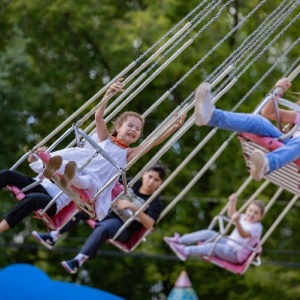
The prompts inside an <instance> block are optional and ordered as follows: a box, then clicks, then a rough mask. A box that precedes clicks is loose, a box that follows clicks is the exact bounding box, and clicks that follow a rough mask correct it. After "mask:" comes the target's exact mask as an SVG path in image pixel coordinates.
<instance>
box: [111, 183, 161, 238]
mask: <svg viewBox="0 0 300 300" xmlns="http://www.w3.org/2000/svg"><path fill="white" fill-rule="evenodd" d="M141 186H142V181H141V180H139V181H137V182H136V183H135V184H134V185H133V187H132V190H133V191H134V193H135V194H136V195H137V196H139V197H140V198H142V199H143V200H145V202H146V201H147V200H148V199H149V198H150V196H151V195H144V194H141V193H140V192H139V189H140V187H141ZM162 210H163V204H162V201H161V198H160V196H157V197H156V198H155V199H153V200H152V201H151V203H150V204H149V206H148V207H147V208H146V209H145V210H144V213H145V214H147V215H148V216H149V217H151V218H152V219H153V220H154V221H155V222H156V221H157V219H158V217H159V215H160V213H161V212H162ZM107 218H119V217H118V216H117V215H116V214H115V213H114V212H113V211H110V212H109V214H108V215H107ZM142 227H143V225H142V224H141V223H140V222H138V221H133V222H132V223H131V224H130V225H129V226H128V228H127V230H128V231H129V232H130V233H133V232H135V231H137V230H140V229H141V228H142Z"/></svg>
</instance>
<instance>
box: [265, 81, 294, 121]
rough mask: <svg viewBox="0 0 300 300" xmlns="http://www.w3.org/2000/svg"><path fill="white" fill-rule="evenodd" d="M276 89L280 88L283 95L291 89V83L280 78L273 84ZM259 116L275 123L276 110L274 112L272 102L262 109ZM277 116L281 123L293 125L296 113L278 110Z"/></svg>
mask: <svg viewBox="0 0 300 300" xmlns="http://www.w3.org/2000/svg"><path fill="white" fill-rule="evenodd" d="M275 87H276V88H281V89H282V92H283V93H284V92H285V91H287V90H288V89H289V88H290V87H291V82H290V81H289V79H288V78H287V77H284V78H281V79H279V80H278V81H277V82H276V84H275ZM261 114H262V115H263V116H264V117H266V118H268V119H270V120H274V121H277V114H276V110H275V106H274V102H273V101H269V102H268V103H267V104H266V105H265V107H264V108H263V109H262V111H261ZM279 115H280V119H281V122H283V123H294V121H295V119H296V115H297V112H296V111H294V110H287V109H281V108H280V109H279Z"/></svg>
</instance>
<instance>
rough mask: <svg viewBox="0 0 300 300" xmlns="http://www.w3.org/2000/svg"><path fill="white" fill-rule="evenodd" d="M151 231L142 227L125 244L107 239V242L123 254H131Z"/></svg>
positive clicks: (151, 229)
mask: <svg viewBox="0 0 300 300" xmlns="http://www.w3.org/2000/svg"><path fill="white" fill-rule="evenodd" d="M152 231H153V228H150V229H147V228H145V227H142V228H141V229H140V230H138V231H136V232H135V233H134V234H133V235H132V236H131V237H130V239H128V240H127V241H126V242H120V241H117V240H113V239H109V240H108V242H109V243H111V244H112V245H114V246H116V247H117V248H119V249H120V250H122V251H123V252H126V253H129V252H132V251H133V250H134V249H135V248H136V247H137V246H138V245H139V244H140V243H141V242H142V241H145V240H146V237H147V236H148V235H149V234H150V233H151V232H152Z"/></svg>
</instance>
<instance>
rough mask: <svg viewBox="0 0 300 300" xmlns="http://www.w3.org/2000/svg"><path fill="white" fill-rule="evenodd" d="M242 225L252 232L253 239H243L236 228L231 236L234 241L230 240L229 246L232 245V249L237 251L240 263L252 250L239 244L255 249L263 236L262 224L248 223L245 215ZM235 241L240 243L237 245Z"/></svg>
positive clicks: (242, 217)
mask: <svg viewBox="0 0 300 300" xmlns="http://www.w3.org/2000/svg"><path fill="white" fill-rule="evenodd" d="M240 224H241V226H242V227H243V229H244V230H245V231H248V232H250V234H251V237H248V238H243V237H241V236H240V234H239V232H238V230H237V229H236V228H234V230H233V231H232V233H231V234H230V235H229V237H230V239H232V240H228V242H227V245H230V246H231V247H234V248H235V249H236V251H237V259H238V260H239V262H243V261H245V259H247V257H248V256H249V255H250V253H251V250H249V249H247V248H245V247H244V246H243V245H241V244H239V243H243V244H244V245H248V246H250V247H254V246H255V245H256V244H257V243H258V242H259V240H260V237H261V234H262V224H261V223H260V222H256V223H250V222H247V221H246V215H245V214H242V215H241V217H240ZM234 241H236V242H239V243H236V242H234Z"/></svg>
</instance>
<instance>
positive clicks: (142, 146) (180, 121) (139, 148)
mask: <svg viewBox="0 0 300 300" xmlns="http://www.w3.org/2000/svg"><path fill="white" fill-rule="evenodd" d="M185 118H186V114H182V115H181V117H180V118H179V119H178V121H177V122H176V123H174V125H173V126H172V127H171V128H170V129H169V130H167V131H166V132H165V133H163V134H162V135H161V136H160V137H159V138H158V139H157V140H156V141H155V142H154V143H152V144H151V146H149V147H148V148H147V151H146V152H145V153H147V152H148V151H150V150H151V149H152V148H153V147H155V146H157V145H159V144H160V143H162V142H163V141H164V140H165V139H167V138H168V137H169V136H170V135H171V134H172V133H173V132H175V131H176V130H177V129H178V128H179V127H181V125H182V124H183V123H184V120H185ZM150 142H151V140H148V141H145V142H143V143H141V144H140V145H139V146H137V147H135V148H132V149H131V151H130V152H129V153H128V157H127V161H128V162H130V161H131V160H132V159H133V158H134V157H135V156H136V155H137V154H138V153H140V152H143V150H144V149H145V148H146V147H147V146H148V145H149V143H150Z"/></svg>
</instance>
